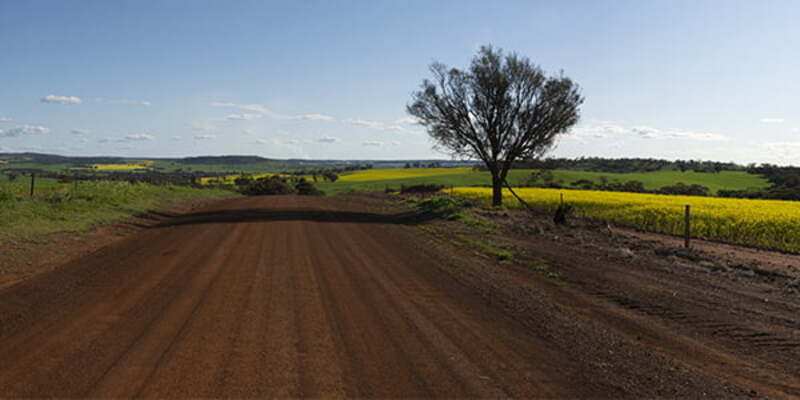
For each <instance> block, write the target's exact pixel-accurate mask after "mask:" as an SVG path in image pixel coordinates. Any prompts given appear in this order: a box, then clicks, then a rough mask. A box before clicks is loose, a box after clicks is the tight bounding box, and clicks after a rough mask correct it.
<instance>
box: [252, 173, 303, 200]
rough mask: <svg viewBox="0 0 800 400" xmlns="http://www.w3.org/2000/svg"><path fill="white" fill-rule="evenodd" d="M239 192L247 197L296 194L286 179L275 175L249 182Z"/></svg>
mask: <svg viewBox="0 0 800 400" xmlns="http://www.w3.org/2000/svg"><path fill="white" fill-rule="evenodd" d="M239 191H240V192H241V193H242V194H244V195H248V196H261V195H275V194H294V193H296V192H297V190H296V189H295V187H294V185H292V184H291V183H290V182H289V180H288V179H286V178H284V177H282V176H277V175H273V176H268V177H264V178H259V179H256V180H254V181H251V182H249V183H248V184H247V185H246V186H244V187H242V188H241V189H239Z"/></svg>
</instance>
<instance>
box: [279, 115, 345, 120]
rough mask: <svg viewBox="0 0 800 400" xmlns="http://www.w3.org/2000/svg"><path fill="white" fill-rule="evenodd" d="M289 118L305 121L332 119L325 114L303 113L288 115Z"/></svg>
mask: <svg viewBox="0 0 800 400" xmlns="http://www.w3.org/2000/svg"><path fill="white" fill-rule="evenodd" d="M289 119H303V120H307V121H333V120H334V118H333V117H331V116H330V115H325V114H305V115H297V116H294V117H289Z"/></svg>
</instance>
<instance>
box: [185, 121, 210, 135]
mask: <svg viewBox="0 0 800 400" xmlns="http://www.w3.org/2000/svg"><path fill="white" fill-rule="evenodd" d="M188 125H189V127H190V128H192V130H193V131H197V132H204V133H210V132H214V131H215V130H217V127H215V126H214V125H211V124H209V123H206V122H200V123H194V122H190V123H189V124H188Z"/></svg>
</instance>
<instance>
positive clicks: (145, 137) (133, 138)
mask: <svg viewBox="0 0 800 400" xmlns="http://www.w3.org/2000/svg"><path fill="white" fill-rule="evenodd" d="M154 139H155V136H153V135H150V134H147V133H133V134H130V135H127V136H125V137H124V138H123V140H125V141H128V142H143V141H150V140H154Z"/></svg>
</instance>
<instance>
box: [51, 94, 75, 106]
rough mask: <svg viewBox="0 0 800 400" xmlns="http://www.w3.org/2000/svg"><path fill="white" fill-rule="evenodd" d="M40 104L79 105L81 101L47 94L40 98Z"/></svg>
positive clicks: (70, 97) (71, 97)
mask: <svg viewBox="0 0 800 400" xmlns="http://www.w3.org/2000/svg"><path fill="white" fill-rule="evenodd" d="M42 103H58V104H81V99H80V97H75V96H56V95H54V94H49V95H47V96H44V97H42Z"/></svg>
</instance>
